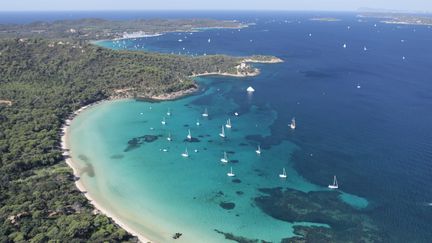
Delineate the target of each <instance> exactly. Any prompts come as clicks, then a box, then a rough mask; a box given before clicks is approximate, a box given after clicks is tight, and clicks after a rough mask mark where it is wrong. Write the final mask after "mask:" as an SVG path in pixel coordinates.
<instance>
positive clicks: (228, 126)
mask: <svg viewBox="0 0 432 243" xmlns="http://www.w3.org/2000/svg"><path fill="white" fill-rule="evenodd" d="M225 127H226V128H231V127H232V126H231V119H229V118H228V120H227V123H226V125H225Z"/></svg>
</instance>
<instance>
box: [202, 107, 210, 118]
mask: <svg viewBox="0 0 432 243" xmlns="http://www.w3.org/2000/svg"><path fill="white" fill-rule="evenodd" d="M202 116H203V117H208V116H209V115H208V110H207V108H205V110H204V113H202Z"/></svg>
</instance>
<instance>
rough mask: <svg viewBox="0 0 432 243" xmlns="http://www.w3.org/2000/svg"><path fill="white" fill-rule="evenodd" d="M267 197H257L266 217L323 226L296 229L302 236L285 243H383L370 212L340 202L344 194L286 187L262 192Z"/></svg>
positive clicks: (257, 201) (381, 234)
mask: <svg viewBox="0 0 432 243" xmlns="http://www.w3.org/2000/svg"><path fill="white" fill-rule="evenodd" d="M259 191H260V192H262V193H264V194H267V195H264V196H259V197H256V198H255V204H256V205H257V206H258V207H259V208H260V209H261V210H262V211H263V212H264V213H266V214H268V215H270V216H272V217H273V218H276V219H279V220H283V221H286V222H291V223H292V222H316V223H322V224H327V225H329V226H330V228H327V227H321V226H313V227H308V226H295V227H297V228H295V229H296V230H297V232H296V233H297V234H298V235H302V236H303V237H298V236H296V237H292V238H287V239H284V241H283V242H382V241H383V239H385V236H384V233H383V232H381V231H380V229H379V228H378V226H377V225H376V222H374V221H373V220H372V218H370V216H369V215H368V212H367V211H366V210H360V209H356V208H353V207H351V206H350V205H348V204H346V203H344V202H343V201H341V200H340V199H339V195H340V192H337V191H330V192H328V191H317V192H308V193H305V192H302V191H297V190H294V189H290V188H286V189H285V190H282V188H280V187H277V188H266V189H259Z"/></svg>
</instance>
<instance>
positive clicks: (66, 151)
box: [61, 99, 152, 243]
mask: <svg viewBox="0 0 432 243" xmlns="http://www.w3.org/2000/svg"><path fill="white" fill-rule="evenodd" d="M106 101H109V100H107V99H105V100H101V101H97V102H95V103H92V104H89V105H86V106H83V107H81V108H80V109H78V110H76V111H74V112H73V113H72V114H71V115H70V116H69V117H68V118H67V119H66V120H65V123H64V124H63V126H62V127H61V134H62V136H61V148H62V151H63V153H62V155H63V157H64V158H65V159H64V160H65V162H66V164H67V165H68V166H69V167H70V168H72V170H73V175H74V177H75V178H78V179H77V180H75V186H76V187H77V188H78V190H79V191H80V192H81V193H82V194H83V195H84V196H85V197H86V198H87V200H88V201H89V202H90V204H92V205H93V207H94V208H95V209H96V210H98V211H99V212H100V213H101V214H104V215H105V216H107V217H108V218H110V219H111V220H113V221H114V223H115V224H117V225H118V226H119V227H120V228H122V229H124V230H125V231H127V232H128V233H129V234H131V235H133V236H135V237H137V238H138V240H139V241H140V242H144V243H145V242H152V241H151V240H150V239H148V238H147V237H146V236H144V235H142V234H140V233H138V232H137V231H135V230H133V229H132V228H130V227H129V226H128V225H127V224H126V223H124V222H123V221H121V219H120V218H119V217H117V216H115V215H114V214H113V213H111V212H110V211H109V210H107V209H105V208H104V207H103V206H102V205H101V204H100V203H98V202H97V201H96V200H94V199H93V198H92V197H91V195H90V193H89V192H88V191H87V190H86V187H85V186H84V184H83V183H82V182H81V181H80V179H79V178H80V173H79V171H80V170H79V167H78V166H77V164H76V163H74V160H73V158H72V156H71V153H70V150H71V149H70V148H69V147H68V138H69V127H70V125H71V123H72V121H73V119H74V118H75V117H76V116H77V115H79V114H80V113H81V112H83V111H84V110H87V109H88V108H90V107H93V106H95V105H98V104H100V103H103V102H106Z"/></svg>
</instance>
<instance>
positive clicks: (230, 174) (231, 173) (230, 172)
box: [227, 167, 235, 177]
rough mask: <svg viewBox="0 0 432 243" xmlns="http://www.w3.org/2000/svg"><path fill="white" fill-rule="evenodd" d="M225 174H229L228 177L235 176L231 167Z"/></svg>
mask: <svg viewBox="0 0 432 243" xmlns="http://www.w3.org/2000/svg"><path fill="white" fill-rule="evenodd" d="M227 176H229V177H233V176H235V174H234V172H233V169H232V167H231V169H230V171H229V172H228V173H227Z"/></svg>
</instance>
